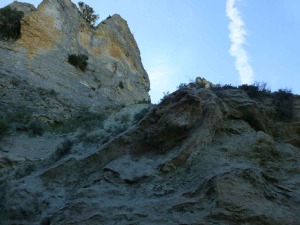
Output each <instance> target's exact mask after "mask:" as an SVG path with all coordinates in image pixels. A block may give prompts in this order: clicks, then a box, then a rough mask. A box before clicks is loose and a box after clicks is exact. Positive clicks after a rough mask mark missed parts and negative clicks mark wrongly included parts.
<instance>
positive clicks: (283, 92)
mask: <svg viewBox="0 0 300 225" xmlns="http://www.w3.org/2000/svg"><path fill="white" fill-rule="evenodd" d="M273 103H274V105H275V109H276V112H277V116H278V118H279V119H282V120H290V119H292V118H293V94H292V91H291V90H289V89H279V90H278V91H276V92H274V99H273Z"/></svg>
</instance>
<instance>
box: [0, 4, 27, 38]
mask: <svg viewBox="0 0 300 225" xmlns="http://www.w3.org/2000/svg"><path fill="white" fill-rule="evenodd" d="M23 16H24V13H23V12H21V11H17V10H15V9H12V8H11V7H9V6H6V7H4V8H2V9H0V40H4V41H8V40H9V39H14V40H16V39H18V38H20V37H21V22H20V21H21V19H22V18H23Z"/></svg>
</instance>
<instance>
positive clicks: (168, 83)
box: [0, 0, 300, 103]
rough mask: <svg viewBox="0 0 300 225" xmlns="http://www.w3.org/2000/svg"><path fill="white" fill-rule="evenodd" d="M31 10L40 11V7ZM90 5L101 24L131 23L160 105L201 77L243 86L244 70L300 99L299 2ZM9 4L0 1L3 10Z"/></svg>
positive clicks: (114, 0) (167, 0) (135, 0)
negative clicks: (236, 37)
mask: <svg viewBox="0 0 300 225" xmlns="http://www.w3.org/2000/svg"><path fill="white" fill-rule="evenodd" d="M230 1H231V3H232V4H234V5H231V8H230V9H228V5H227V8H226V2H227V4H228V2H230ZM27 2H29V3H32V4H34V5H35V6H37V5H38V4H39V3H40V2H41V1H38V0H28V1H27ZM73 2H74V3H77V2H78V1H75V0H74V1H73ZM84 2H85V3H87V4H88V5H90V6H92V7H93V8H94V10H95V11H96V12H97V13H98V14H99V15H100V20H103V19H105V18H106V17H107V16H108V15H112V14H115V13H118V14H120V15H121V16H122V17H123V18H124V19H125V20H127V22H128V24H129V27H130V29H131V31H132V33H133V34H134V36H135V38H136V41H137V43H138V45H139V48H140V50H141V57H142V61H143V64H144V67H145V69H146V71H147V72H148V74H149V77H150V81H151V91H150V94H151V98H152V101H153V102H154V103H155V102H157V101H159V99H160V98H161V97H162V96H163V92H167V91H170V92H172V91H174V90H175V89H176V87H177V86H178V85H179V84H180V83H186V82H189V81H190V80H194V79H195V77H197V76H201V77H205V78H206V79H207V80H209V81H211V82H213V83H221V84H232V85H239V84H240V82H241V80H242V79H241V73H247V72H245V68H251V69H252V70H253V73H251V74H252V76H253V77H252V78H251V79H252V80H253V81H259V82H261V81H264V82H267V83H268V84H269V86H270V87H271V89H272V91H275V90H277V89H278V88H290V89H292V91H293V92H294V93H296V94H300V1H299V0H237V1H236V0H227V1H226V0H223V1H220V0H186V1H185V0H99V1H94V0H85V1H84ZM9 3H11V1H9V0H1V3H0V7H3V6H5V5H7V4H9ZM226 9H227V11H226ZM228 10H230V11H228ZM234 10H238V16H236V15H235V17H229V13H232V12H234ZM226 12H227V13H226ZM231 15H233V16H234V14H231ZM237 17H238V18H237ZM239 19H240V20H242V22H243V23H244V26H243V27H242V28H241V27H240V28H241V29H242V30H238V31H236V32H239V31H246V33H247V34H246V35H245V34H244V35H243V37H242V38H243V40H244V41H243V43H242V44H240V45H239V46H237V47H238V50H242V51H243V53H245V54H246V55H247V58H246V59H247V60H246V63H244V64H243V63H242V64H243V65H244V66H242V67H241V69H240V70H237V68H236V67H237V66H236V60H237V59H238V58H240V57H242V56H241V54H240V52H241V51H238V53H237V54H236V55H234V54H232V52H230V48H231V46H232V43H233V41H232V39H230V36H229V35H230V32H232V30H230V29H229V28H228V26H229V24H230V22H233V23H234V22H237V23H238V22H239ZM240 59H241V58H240ZM244 61H245V60H244ZM244 61H243V62H244ZM245 64H246V67H245ZM243 70H244V72H243ZM245 76H247V75H245ZM244 80H245V79H244Z"/></svg>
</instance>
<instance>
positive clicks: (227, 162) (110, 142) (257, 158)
mask: <svg viewBox="0 0 300 225" xmlns="http://www.w3.org/2000/svg"><path fill="white" fill-rule="evenodd" d="M11 6H12V7H14V8H16V9H18V10H23V11H25V14H26V16H25V17H24V19H23V20H22V37H21V39H19V40H18V41H16V42H14V43H11V42H0V94H1V98H0V221H1V222H0V223H1V225H2V224H3V225H12V224H18V225H27V224H30V225H32V224H34V225H35V224H36V225H50V224H55V225H71V224H73V225H75V224H76V225H77V224H80V225H98V224H162V225H168V224H170V225H171V224H207V225H223V224H224V225H225V224H226V225H227V224H228V225H240V224H243V225H250V224H251V225H252V224H254V225H262V224H263V225H281V224H285V225H299V224H300V223H299V221H300V214H299V212H300V125H299V124H300V117H299V115H300V107H299V106H300V103H299V102H300V101H299V96H293V97H292V100H293V101H292V104H293V107H288V110H290V109H292V110H293V117H292V118H288V119H286V118H285V120H281V119H279V117H278V115H277V112H276V107H275V105H274V104H275V103H274V102H275V101H274V99H273V98H274V95H272V94H268V95H263V96H262V97H261V98H259V99H254V98H253V99H251V98H249V96H248V95H247V93H246V92H245V91H243V90H241V89H236V88H235V89H234V88H229V89H228V88H227V89H222V88H220V87H217V86H214V85H213V84H211V83H210V82H209V81H207V80H205V79H204V78H199V79H196V82H195V83H192V84H191V85H182V86H181V87H180V88H179V90H177V91H175V92H174V93H172V94H170V95H168V96H165V97H164V99H163V100H162V102H161V103H160V104H158V105H150V104H136V103H138V102H139V103H140V102H144V101H148V100H149V96H148V90H149V80H148V76H147V74H146V72H145V70H144V69H143V66H142V64H141V59H140V53H139V50H138V47H137V45H136V42H135V41H134V38H133V36H132V34H131V33H130V31H129V28H128V27H127V24H126V22H125V21H124V20H123V19H121V18H120V17H119V16H118V15H114V16H112V17H111V18H109V19H107V20H105V21H103V22H102V23H101V24H100V25H99V26H98V27H97V28H96V29H93V28H91V27H89V26H88V25H87V24H86V23H85V21H84V20H83V19H82V18H81V17H80V15H79V12H78V10H77V8H76V6H75V5H74V4H73V3H72V2H71V1H70V0H44V1H43V3H42V4H41V5H40V6H39V7H38V9H37V10H36V9H34V8H33V7H32V6H31V5H28V4H23V3H18V2H14V3H13V4H12V5H11ZM78 53H82V54H86V55H88V56H89V66H88V70H87V72H86V73H83V72H81V71H79V70H77V69H76V68H74V67H73V66H71V65H70V64H68V63H67V58H68V55H69V54H78ZM288 102H290V101H288ZM120 105H122V106H126V107H124V108H122V109H120V108H118V110H117V109H112V108H113V106H120ZM283 105H285V104H283ZM82 106H87V107H89V108H90V109H91V110H92V111H93V110H94V112H96V114H89V113H91V112H89V111H86V110H83V111H81V114H79V117H72V118H71V119H69V120H66V119H68V118H69V117H70V115H71V114H73V112H74V111H76V110H78V108H79V107H82ZM103 108H106V111H103V110H102V109H103ZM100 110H101V112H105V113H106V114H107V115H106V114H105V117H103V115H101V114H99V111H100ZM28 111H30V113H28ZM31 113H32V115H33V117H34V118H38V119H40V120H46V121H49V120H50V121H52V122H59V121H64V122H65V123H60V125H61V124H63V125H65V126H67V125H72V124H68V123H76V122H77V123H76V124H75V126H77V127H76V128H78V129H75V130H67V131H59V130H51V129H50V128H49V130H45V133H44V134H40V136H32V137H30V136H31V134H30V133H29V134H28V130H29V129H32V130H33V131H35V132H39V126H37V125H36V124H35V125H34V123H33V125H34V126H32V124H31V125H28V123H29V122H28V118H26V117H27V114H28V115H31ZM97 113H98V114H97ZM86 114H87V115H86ZM3 115H5V116H7V118H11V119H10V120H8V119H7V121H9V122H10V123H11V124H9V127H8V128H7V127H6V128H5V122H6V121H5V119H2V116H3ZM287 115H290V114H289V113H288V114H287ZM77 116H78V115H77ZM80 116H81V117H84V118H85V120H80V119H82V118H81V117H80ZM91 116H94V117H95V118H93V117H91ZM3 118H6V117H3ZM74 118H75V120H74ZM30 119H32V118H29V120H30ZM76 120H78V121H76ZM24 121H26V122H24ZM82 121H85V122H86V123H88V124H89V125H91V123H92V126H87V124H84V123H82ZM24 123H25V124H24ZM93 123H95V124H93ZM52 125H53V124H52ZM54 125H57V124H55V123H54ZM73 125H74V124H73ZM54 128H55V126H54ZM56 128H57V127H56Z"/></svg>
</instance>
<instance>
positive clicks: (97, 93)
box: [0, 0, 150, 121]
mask: <svg viewBox="0 0 300 225" xmlns="http://www.w3.org/2000/svg"><path fill="white" fill-rule="evenodd" d="M11 7H13V8H16V9H18V10H22V11H24V12H25V14H26V16H25V17H24V18H23V20H22V22H21V23H22V26H21V38H20V39H19V40H17V41H16V42H14V43H10V42H1V41H0V95H1V107H2V108H3V107H6V108H10V109H11V108H14V107H17V106H20V105H21V106H22V108H24V107H25V106H26V107H27V108H29V109H33V111H35V112H36V117H39V118H42V119H47V120H52V121H57V120H58V121H59V120H62V119H65V118H68V117H69V116H70V114H71V113H72V111H74V110H76V109H78V108H79V107H84V106H88V107H89V108H92V109H95V110H98V109H103V108H105V107H112V106H124V105H132V104H135V103H138V102H147V101H149V100H150V98H149V94H148V91H149V88H150V83H149V78H148V75H147V73H146V71H145V70H144V68H143V65H142V63H141V58H140V52H139V49H138V46H137V44H136V42H135V40H134V37H133V35H132V34H131V32H130V30H129V28H128V25H127V23H126V21H125V20H123V19H122V18H121V17H120V16H119V15H114V16H112V17H111V18H108V19H106V20H104V21H103V22H101V23H100V24H99V25H98V26H97V27H96V28H91V27H90V26H89V25H88V24H87V23H86V22H85V20H84V19H83V18H82V17H81V15H80V13H79V11H78V9H77V7H76V5H74V4H73V3H72V2H71V1H70V0H44V1H43V2H42V3H41V4H40V5H39V7H38V9H37V10H35V9H34V8H33V6H31V5H28V4H25V3H18V2H14V3H12V4H11ZM71 54H85V55H87V56H88V57H89V60H88V68H87V71H86V72H85V73H84V72H82V71H80V70H78V69H76V68H75V67H74V66H72V65H70V64H69V63H68V62H67V61H68V56H69V55H71Z"/></svg>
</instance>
